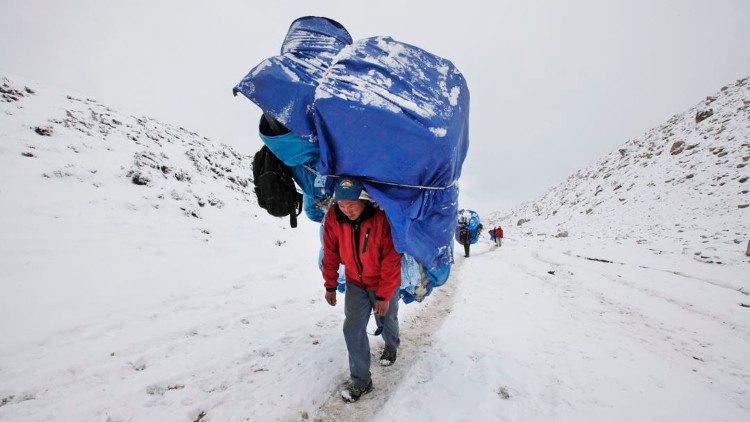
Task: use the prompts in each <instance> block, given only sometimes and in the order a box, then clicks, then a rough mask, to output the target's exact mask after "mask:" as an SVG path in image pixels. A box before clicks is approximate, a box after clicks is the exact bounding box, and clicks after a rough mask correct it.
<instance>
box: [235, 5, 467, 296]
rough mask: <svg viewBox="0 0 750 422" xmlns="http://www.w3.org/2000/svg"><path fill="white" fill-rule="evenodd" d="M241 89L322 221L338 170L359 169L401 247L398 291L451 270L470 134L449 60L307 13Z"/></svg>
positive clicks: (421, 287)
mask: <svg viewBox="0 0 750 422" xmlns="http://www.w3.org/2000/svg"><path fill="white" fill-rule="evenodd" d="M237 92H240V93H242V94H244V95H245V96H246V97H248V98H249V99H250V100H252V101H253V102H254V103H255V104H257V105H258V106H259V107H260V108H261V110H263V112H264V117H263V118H262V119H261V125H260V132H261V138H262V140H263V142H264V143H265V144H266V145H267V146H268V148H270V149H271V151H272V152H273V153H274V154H275V155H277V156H278V157H279V158H280V159H281V160H282V161H283V162H284V163H285V164H286V165H287V166H289V167H290V169H291V171H292V174H293V176H294V179H295V181H296V182H297V184H298V185H299V186H300V188H301V189H302V191H303V193H304V208H305V212H306V214H307V215H308V217H310V218H311V219H313V220H315V221H320V220H319V218H322V215H323V212H324V211H323V210H324V209H325V207H327V206H328V203H329V198H330V196H331V193H332V192H331V188H332V183H333V179H334V178H336V177H337V176H341V175H348V176H355V177H358V178H359V179H360V180H361V181H362V183H363V185H364V187H365V190H366V191H367V193H368V194H369V195H370V196H371V197H372V200H373V202H374V203H376V204H377V205H378V206H379V207H380V208H382V209H383V210H384V211H385V213H386V215H387V217H388V221H389V222H390V225H391V231H392V235H393V241H394V245H395V247H396V250H397V251H398V252H399V253H401V254H402V286H401V293H402V295H403V299H404V301H405V302H407V303H408V302H410V301H412V300H421V299H422V298H423V297H424V296H426V295H427V294H429V293H430V291H431V290H432V288H433V287H436V286H440V285H442V284H443V283H444V282H445V281H446V280H447V278H448V275H449V273H450V265H451V262H452V245H451V241H452V240H451V237H452V235H453V230H454V228H455V226H456V218H457V205H456V204H457V203H458V187H457V186H456V182H457V180H458V179H459V177H460V176H461V166H462V165H463V161H464V159H465V157H466V152H467V149H468V144H469V139H468V117H469V91H468V87H467V85H466V81H465V80H464V78H463V76H462V75H461V73H460V72H459V71H458V70H457V69H456V67H455V66H454V65H453V64H452V63H451V62H450V61H448V60H446V59H443V58H440V57H438V56H435V55H433V54H431V53H429V52H427V51H424V50H422V49H420V48H418V47H415V46H412V45H409V44H405V43H402V42H399V41H396V40H394V39H392V38H389V37H372V38H366V39H362V40H358V41H356V42H354V41H352V38H351V36H350V35H349V33H348V32H347V31H346V29H344V27H343V26H342V25H340V24H339V23H337V22H335V21H332V20H330V19H326V18H320V17H304V18H300V19H297V20H296V21H294V22H293V23H292V25H291V27H290V28H289V32H288V33H287V36H286V38H285V40H284V43H283V45H282V49H281V55H279V56H275V57H272V58H270V59H267V60H265V61H263V62H262V63H260V64H259V65H258V66H256V67H255V68H254V69H252V70H251V71H250V73H249V74H248V75H247V76H246V77H245V78H244V79H243V80H242V81H241V82H240V83H239V84H238V85H237V86H236V87H235V93H237ZM269 122H270V123H273V122H276V123H278V124H279V126H280V127H282V128H284V129H286V130H287V131H286V132H284V130H283V129H281V130H274V129H273V128H272V127H271V126H272V125H271V124H270V123H269Z"/></svg>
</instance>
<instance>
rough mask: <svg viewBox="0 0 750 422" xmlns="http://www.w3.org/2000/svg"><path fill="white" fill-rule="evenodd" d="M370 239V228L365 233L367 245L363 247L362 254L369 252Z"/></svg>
mask: <svg viewBox="0 0 750 422" xmlns="http://www.w3.org/2000/svg"><path fill="white" fill-rule="evenodd" d="M369 238H370V229H369V228H368V229H367V231H366V232H365V245H364V246H363V247H362V253H366V252H367V240H368V239H369Z"/></svg>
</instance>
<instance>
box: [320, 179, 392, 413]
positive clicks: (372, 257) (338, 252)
mask: <svg viewBox="0 0 750 422" xmlns="http://www.w3.org/2000/svg"><path fill="white" fill-rule="evenodd" d="M362 193H363V187H362V183H361V182H360V181H359V180H357V179H354V178H350V177H342V178H341V179H340V180H339V181H338V183H337V184H336V187H335V189H334V200H335V201H336V202H335V204H334V205H333V206H332V207H331V208H330V209H329V210H328V212H327V213H326V217H325V220H324V221H323V266H322V271H323V279H324V280H325V283H324V286H325V288H326V294H325V298H326V302H328V304H329V305H331V306H335V305H336V287H337V286H338V281H337V280H338V277H339V274H338V270H339V264H344V268H345V274H346V291H345V294H344V314H345V315H346V318H345V319H344V340H345V341H346V348H347V350H348V351H349V371H350V373H351V380H350V382H349V383H348V384H347V385H346V386H345V388H344V389H343V390H342V392H341V396H342V398H343V399H344V400H345V401H347V402H354V401H357V400H359V398H360V396H362V395H363V394H366V393H368V392H370V391H371V390H372V378H371V376H370V340H369V339H368V338H367V323H368V321H369V320H370V314H371V313H372V310H373V309H374V311H375V315H376V317H375V320H376V322H377V323H378V328H381V327H382V335H383V340H384V341H385V349H384V350H383V354H382V356H381V357H380V364H381V365H383V366H389V365H392V364H393V362H395V361H396V350H397V349H398V346H399V343H400V339H399V333H398V300H399V296H398V295H399V293H398V290H399V286H400V285H401V257H400V256H399V254H398V252H396V249H395V248H394V247H393V239H392V238H391V227H390V225H389V223H388V219H387V218H386V216H385V213H384V212H383V211H382V210H380V209H376V208H375V207H374V206H373V204H372V203H371V202H370V201H366V200H364V199H360V194H362Z"/></svg>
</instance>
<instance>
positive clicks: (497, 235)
mask: <svg viewBox="0 0 750 422" xmlns="http://www.w3.org/2000/svg"><path fill="white" fill-rule="evenodd" d="M490 237H491V238H492V240H494V241H495V245H497V246H498V247H500V246H503V228H502V227H500V226H497V227H495V228H494V229H492V230H490Z"/></svg>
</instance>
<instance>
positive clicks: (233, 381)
mask: <svg viewBox="0 0 750 422" xmlns="http://www.w3.org/2000/svg"><path fill="white" fill-rule="evenodd" d="M0 87H2V92H0V96H1V97H0V197H2V198H3V199H2V201H0V420H2V421H6V420H7V421H46V420H56V421H57V420H60V421H69V420H75V421H89V420H91V421H151V420H159V421H243V420H249V421H256V420H264V421H265V420H282V421H300V420H322V421H330V420H342V421H350V420H383V421H390V420H414V421H433V420H434V421H444V420H449V421H452V420H519V421H537V420H566V421H567V420H623V421H625V420H652V421H664V420H676V421H705V420H712V421H744V420H748V419H750V396H749V394H750V392H748V389H750V307H748V306H750V296H748V293H750V258H748V257H745V256H744V252H745V248H746V247H747V241H748V240H750V229H749V228H748V225H750V218H748V215H750V214H748V213H750V209H748V208H739V207H738V205H742V204H744V203H747V193H744V194H743V193H741V192H742V190H744V189H747V188H746V186H747V183H745V182H740V180H741V179H742V178H743V177H745V176H746V175H747V168H746V167H744V166H742V167H738V166H737V164H742V163H743V162H747V161H748V160H744V157H745V156H750V151H748V147H747V145H750V139H749V138H750V137H749V135H748V133H749V131H748V123H749V122H748V119H747V114H746V112H747V104H745V103H743V101H745V99H746V98H747V87H746V85H741V86H737V85H732V86H731V87H730V88H727V89H726V90H724V91H722V93H724V94H723V95H725V96H726V97H725V98H723V97H721V96H720V95H719V96H717V97H718V98H717V99H715V100H713V101H712V103H715V104H714V105H713V107H714V116H717V117H716V119H715V121H712V120H711V119H712V118H709V119H708V120H705V121H703V122H701V123H699V124H698V125H699V126H697V127H696V126H689V125H688V123H689V120H690V119H691V118H692V117H693V114H694V110H692V109H691V110H688V112H686V113H685V114H684V116H683V117H682V118H676V119H675V121H674V122H677V123H678V125H680V124H683V125H684V128H685V131H687V130H688V129H690V133H693V134H694V136H699V137H701V138H700V139H703V138H702V136H707V139H703V140H704V141H705V144H704V145H699V146H694V147H692V148H691V149H689V150H686V151H682V152H681V153H678V154H676V155H671V153H670V151H669V148H670V146H671V145H673V144H674V142H676V141H677V139H675V137H680V136H681V134H682V133H683V132H680V131H679V130H678V129H677V126H675V129H673V130H671V131H663V130H662V129H659V130H657V131H656V132H654V133H659V135H658V136H660V137H661V136H666V134H667V133H670V132H671V133H672V134H673V137H669V136H667V138H665V139H661V138H659V139H660V141H659V143H658V145H657V144H656V141H654V146H653V147H652V148H653V149H654V151H656V150H657V149H664V148H665V147H666V148H667V150H666V151H665V153H664V154H661V155H655V152H654V153H652V154H654V155H652V157H651V158H645V157H646V155H645V153H644V155H641V154H642V152H641V151H640V150H638V151H636V150H637V149H638V148H640V146H639V147H636V146H635V144H633V146H631V151H630V152H631V154H630V155H628V153H626V154H622V153H620V152H616V153H615V155H614V156H615V157H617V156H619V157H622V159H623V160H628V159H630V160H633V161H631V162H630V163H629V164H628V165H626V166H622V164H624V162H616V163H615V164H612V163H613V161H612V160H610V161H607V162H606V163H605V164H602V163H597V164H596V165H594V166H592V169H591V172H590V173H589V174H590V175H591V177H588V176H580V177H574V178H572V179H570V181H569V182H568V183H565V184H563V185H561V186H566V187H567V188H569V190H567V191H566V190H565V189H566V188H561V187H556V188H553V189H552V190H551V191H550V193H549V194H548V195H546V196H545V197H543V198H541V199H540V200H539V201H535V202H534V203H530V204H526V205H524V206H522V207H520V208H519V209H518V210H515V211H514V212H513V213H511V214H510V215H508V216H507V217H506V218H505V219H501V218H500V216H499V215H496V216H493V218H492V219H488V221H487V222H485V226H487V227H489V226H490V225H491V224H492V223H495V222H497V221H502V222H503V224H504V227H505V229H506V236H507V239H506V242H505V244H504V245H503V247H501V248H496V247H494V246H490V245H489V244H488V243H486V242H484V241H480V244H478V245H475V246H474V247H473V248H472V257H471V258H469V259H464V258H462V257H457V258H456V260H457V262H456V265H455V267H454V271H453V274H452V276H451V279H450V281H449V282H448V284H447V285H446V286H443V287H441V288H440V289H437V290H436V291H435V293H434V294H433V295H432V296H430V297H429V298H428V299H427V300H425V302H423V303H421V304H410V305H402V307H401V313H400V315H401V321H402V348H401V349H400V351H399V357H398V360H397V362H396V364H395V365H394V366H392V367H389V368H381V367H373V379H374V383H375V390H374V391H373V392H372V393H370V394H368V395H367V396H365V397H364V398H363V399H362V400H361V401H360V402H358V403H356V404H344V403H343V402H341V400H340V399H339V398H338V396H337V387H338V386H339V385H340V383H341V382H343V381H344V380H345V379H346V377H347V374H348V369H347V361H346V350H345V345H344V341H343V335H342V333H341V325H342V321H343V307H342V306H341V304H340V305H339V306H337V307H333V308H332V307H330V306H328V305H326V304H325V301H324V300H323V289H322V280H321V277H320V274H319V271H318V270H317V264H316V259H317V254H318V231H317V226H316V225H315V224H312V223H310V222H308V221H306V220H304V219H302V220H301V223H300V227H298V228H297V229H294V230H292V229H290V228H288V223H287V221H285V220H284V219H274V218H271V217H269V216H267V215H266V214H265V213H264V212H263V211H262V210H259V209H258V207H257V205H256V204H254V202H253V195H252V193H251V191H250V188H248V181H249V176H250V174H251V173H250V167H249V162H250V160H249V157H245V156H242V155H241V154H239V153H237V152H236V151H233V150H231V148H228V147H226V146H223V145H219V144H216V143H214V142H211V141H210V140H208V139H205V138H202V137H201V136H199V135H197V134H195V133H192V132H190V131H189V130H187V129H183V128H179V127H175V126H172V125H168V124H163V123H160V122H157V121H154V120H153V119H149V118H147V117H139V116H130V115H126V114H123V113H119V112H117V111H115V110H111V109H109V108H107V107H106V106H103V105H101V104H99V103H97V102H96V101H94V100H89V99H85V98H81V97H80V96H70V97H68V96H66V95H65V94H60V93H57V92H55V91H54V90H51V89H47V88H44V87H39V86H37V85H35V84H32V83H27V82H22V81H20V80H19V79H18V78H2V77H0ZM27 88H28V89H27ZM717 104H721V105H722V107H718V106H717ZM743 106H744V107H745V108H744V109H742V108H741V107H743ZM729 111H732V113H729ZM726 113H729V114H731V117H730V116H729V114H726ZM725 114H726V115H725ZM719 116H722V117H719ZM681 119H682V120H681ZM727 119H728V120H727ZM725 120H726V121H725ZM704 123H705V124H706V125H704ZM693 124H694V125H695V123H693ZM700 125H703V126H700ZM716 125H719V126H716ZM721 125H724V126H726V128H725V129H723V130H721V132H720V133H719V134H715V131H718V130H719V129H718V127H720V126H721ZM672 126H674V125H672ZM710 128H714V129H710ZM709 130H710V132H711V133H712V134H715V135H716V136H715V137H712V136H709V135H708V134H704V132H706V131H709ZM701 131H703V132H701ZM40 132H41V134H40ZM725 132H726V133H725ZM706 133H707V132H706ZM722 134H723V135H722ZM691 136H693V135H691ZM730 136H732V137H733V138H732V139H729V137H730ZM249 142H253V143H257V144H258V146H259V145H260V142H259V141H258V140H252V141H249ZM640 142H641V146H644V147H645V148H648V146H650V144H649V143H648V142H644V141H643V140H641V141H640ZM715 142H721V143H722V145H721V146H722V147H723V148H724V149H723V150H722V151H720V152H719V153H716V154H714V151H716V148H718V146H717V145H714V143H715ZM693 143H700V142H692V141H688V142H686V143H685V144H686V146H689V145H692V144H693ZM711 147H713V150H711V149H710V148H711ZM691 151H701V152H700V153H693V154H695V155H691V156H690V157H693V158H694V159H695V158H700V157H706V158H707V159H705V160H702V161H695V160H691V161H689V162H688V161H686V162H685V163H679V161H678V160H683V161H685V160H686V158H684V157H687V155H682V156H680V154H687V153H690V152H691ZM724 151H726V152H727V154H724V155H723V156H722V157H717V156H716V155H717V154H721V153H722V152H724ZM699 154H700V155H699ZM628 156H630V157H633V158H627V157H628ZM636 156H638V157H641V158H639V159H638V160H637V162H636V158H635V157H636ZM654 156H655V157H659V158H658V159H659V160H663V159H666V158H668V159H673V160H672V161H664V162H660V164H659V165H655V164H650V163H649V164H647V165H643V164H641V163H642V162H646V161H640V160H650V159H652V158H653V157H654ZM604 160H605V159H603V161H604ZM723 160H730V161H728V162H727V163H723ZM743 160H744V161H743ZM715 162H721V163H722V164H714V163H715ZM691 165H692V166H693V167H694V168H693V169H692V170H691V171H692V173H693V174H694V176H693V177H690V178H686V177H683V178H682V179H680V180H683V182H682V183H677V184H675V185H672V184H670V183H673V182H674V180H673V181H671V182H669V183H665V181H662V182H661V183H660V184H657V183H656V182H655V181H654V180H656V179H657V178H658V177H662V176H664V179H665V180H669V179H670V178H671V177H672V176H671V175H665V174H664V173H665V172H677V171H679V169H683V171H684V169H685V168H689V167H690V166H691ZM620 166H622V167H620ZM618 171H622V172H624V173H619V172H618ZM649 172H651V173H649ZM598 173H601V175H600V176H598V178H594V177H593V175H595V174H598ZM607 173H612V175H610V176H608V177H607V178H604V179H602V178H603V176H604V175H606V174H607ZM580 174H582V175H583V174H586V171H582V172H581V173H580ZM724 174H726V176H723V177H720V176H722V175H724ZM717 177H719V180H715V178H717ZM619 178H622V180H626V179H627V178H631V179H633V180H632V181H630V182H623V181H621V182H618V183H616V184H614V185H613V186H609V185H604V187H603V188H602V189H597V186H600V185H602V183H601V180H607V181H612V180H615V179H618V180H619ZM649 178H653V179H654V180H651V179H649ZM635 179H638V180H635ZM647 179H648V180H647ZM627 180H630V179H627ZM675 180H677V179H675ZM641 181H643V183H640V182H641ZM651 182H653V183H654V186H649V183H651ZM722 182H724V183H725V184H724V185H720V183H722ZM607 183H609V182H607ZM631 183H634V185H633V187H632V188H631V189H628V187H629V186H630V184H631ZM743 183H744V184H743ZM618 184H619V185H622V186H624V188H622V189H620V188H618V189H615V188H616V186H617V185H618ZM712 184H714V185H716V186H711V185H712ZM250 186H252V184H250ZM662 186H664V187H662ZM725 186H726V189H724V187H725ZM605 187H606V188H607V189H605ZM686 187H690V188H689V189H687V188H686ZM693 187H695V189H693ZM730 188H731V189H730ZM605 190H606V192H605ZM657 190H658V191H657ZM597 191H600V192H597ZM565 192H568V193H569V192H577V193H578V195H577V197H576V198H577V200H578V202H576V200H575V199H571V200H569V201H568V202H567V203H565V204H560V200H559V198H560V197H562V196H564V195H567V193H565ZM624 192H627V194H625V193H624ZM670 192H679V195H682V196H680V197H684V198H688V199H689V203H690V206H684V205H682V204H683V202H682V201H675V199H674V198H675V197H670V196H667V195H668V194H669V193H670ZM709 192H713V193H711V194H709ZM572 195H573V196H572V197H570V198H573V197H575V195H576V194H575V193H573V194H572ZM608 195H609V196H608ZM618 195H621V196H618ZM550 198H555V199H550ZM619 198H624V201H620V200H619ZM600 201H601V203H599V202H600ZM743 201H744V202H743ZM572 202H576V203H575V204H572ZM622 202H627V203H628V204H629V206H627V205H621V203H622ZM684 202H688V201H684ZM722 204H726V206H725V207H723V208H722ZM552 207H554V208H552ZM589 208H591V209H592V211H591V212H588V213H587V212H586V210H588V209H589ZM678 208H681V209H679V212H677V211H675V210H676V209H678ZM556 210H557V211H558V212H554V211H556ZM600 210H601V212H600ZM670 210H671V211H670ZM605 211H606V212H605ZM675 216H677V217H675ZM519 218H527V219H529V220H531V221H529V222H526V223H523V224H522V225H520V226H517V225H516V220H517V219H519ZM675 224H678V225H675ZM561 231H568V232H569V235H568V236H567V237H555V236H554V235H556V234H557V233H558V232H561ZM696 252H698V254H696ZM709 261H710V262H709ZM718 262H721V263H720V264H719V263H718ZM372 345H373V355H374V356H376V357H377V356H378V355H379V353H380V351H381V350H380V348H381V347H382V341H381V340H380V339H379V338H376V337H373V338H372ZM374 362H376V359H375V360H374Z"/></svg>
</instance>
